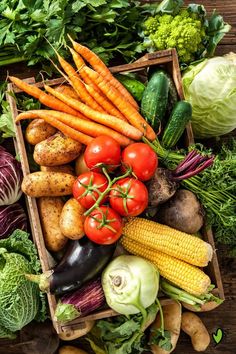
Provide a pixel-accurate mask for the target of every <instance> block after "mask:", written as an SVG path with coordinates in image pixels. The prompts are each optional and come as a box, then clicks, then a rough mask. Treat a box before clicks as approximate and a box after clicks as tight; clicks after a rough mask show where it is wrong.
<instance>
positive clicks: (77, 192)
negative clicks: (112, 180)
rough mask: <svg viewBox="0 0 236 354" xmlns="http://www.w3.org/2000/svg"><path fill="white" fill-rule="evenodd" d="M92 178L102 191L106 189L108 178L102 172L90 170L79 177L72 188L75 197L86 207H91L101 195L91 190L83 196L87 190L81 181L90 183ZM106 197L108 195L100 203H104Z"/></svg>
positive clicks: (86, 183) (94, 184)
mask: <svg viewBox="0 0 236 354" xmlns="http://www.w3.org/2000/svg"><path fill="white" fill-rule="evenodd" d="M91 178H92V179H93V186H95V187H97V188H98V189H99V190H100V191H101V192H103V191H105V189H106V188H107V185H108V181H107V178H106V177H105V176H104V175H102V174H101V173H97V172H92V171H90V172H85V173H83V174H82V175H80V176H78V177H77V179H76V181H75V182H74V185H73V189H72V193H73V197H74V198H75V199H76V200H77V201H78V202H79V203H80V204H81V205H82V206H83V207H84V208H86V209H89V208H91V207H92V206H93V205H94V203H95V201H96V200H97V199H98V197H99V195H98V193H97V192H95V191H91V192H90V193H88V194H87V195H85V196H84V197H82V198H81V195H82V194H83V193H84V192H85V187H83V186H82V185H81V183H80V182H82V184H85V185H88V184H89V182H90V179H91ZM101 185H102V186H101ZM99 186H101V187H99ZM92 196H94V197H95V199H96V200H94V198H93V197H92ZM106 199H107V197H105V198H104V199H103V200H102V201H101V203H100V204H102V203H104V201H105V200H106Z"/></svg>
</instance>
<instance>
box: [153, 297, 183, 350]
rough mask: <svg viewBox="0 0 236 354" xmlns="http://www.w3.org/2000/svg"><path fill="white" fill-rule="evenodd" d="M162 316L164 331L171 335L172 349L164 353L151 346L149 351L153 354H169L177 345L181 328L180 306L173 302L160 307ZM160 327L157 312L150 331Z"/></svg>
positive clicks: (155, 346) (158, 348) (157, 347)
mask: <svg viewBox="0 0 236 354" xmlns="http://www.w3.org/2000/svg"><path fill="white" fill-rule="evenodd" d="M162 311H163V316H164V325H165V330H167V331H170V333H171V344H172V349H171V350H170V351H166V350H164V349H162V348H160V347H159V346H158V345H156V344H152V345H151V350H152V353H153V354H169V353H171V352H172V351H173V350H174V349H175V347H176V344H177V341H178V339H179V334H180V327H181V315H182V307H181V304H180V303H178V302H177V301H174V302H173V303H171V304H168V305H165V306H163V307H162ZM160 326H161V317H160V313H159V312H158V314H157V317H156V319H155V321H154V322H153V324H152V326H151V329H158V328H160Z"/></svg>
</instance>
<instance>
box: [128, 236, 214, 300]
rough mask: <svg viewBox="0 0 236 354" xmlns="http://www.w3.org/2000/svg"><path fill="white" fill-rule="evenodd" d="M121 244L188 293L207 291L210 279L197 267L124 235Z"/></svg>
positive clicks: (203, 292) (194, 293)
mask: <svg viewBox="0 0 236 354" xmlns="http://www.w3.org/2000/svg"><path fill="white" fill-rule="evenodd" d="M121 244H122V246H123V247H124V248H125V249H126V250H127V251H128V252H130V253H131V254H134V255H136V256H141V257H143V258H146V259H147V260H149V261H150V262H152V263H153V264H154V265H155V266H156V267H157V268H158V270H159V272H160V274H161V275H162V276H163V277H164V278H166V279H168V280H169V281H171V282H172V283H174V284H175V285H177V286H179V287H180V288H181V289H183V290H185V291H187V292H189V293H190V294H193V295H202V294H205V293H207V292H208V287H209V286H210V284H211V280H210V278H209V277H208V276H207V275H206V274H205V273H204V272H203V271H202V270H200V269H199V268H197V267H195V266H193V265H190V264H188V263H185V262H183V261H181V260H179V259H177V258H174V257H171V256H169V255H167V254H165V253H162V252H158V251H155V250H151V249H148V248H146V247H144V246H143V244H141V243H139V242H136V241H133V240H131V239H130V238H128V237H125V236H123V237H122V239H121Z"/></svg>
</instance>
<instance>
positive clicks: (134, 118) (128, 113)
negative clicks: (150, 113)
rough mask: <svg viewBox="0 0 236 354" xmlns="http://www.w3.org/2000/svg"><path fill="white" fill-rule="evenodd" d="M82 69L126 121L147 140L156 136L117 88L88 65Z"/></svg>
mask: <svg viewBox="0 0 236 354" xmlns="http://www.w3.org/2000/svg"><path fill="white" fill-rule="evenodd" d="M83 70H84V71H86V73H87V74H88V76H89V77H90V79H91V80H93V82H95V83H96V85H97V86H98V87H99V88H100V89H101V91H102V92H103V93H104V94H105V95H106V96H107V97H108V98H109V100H110V101H111V102H112V103H113V104H114V105H115V106H116V107H117V108H118V109H119V110H120V111H121V113H123V115H124V116H125V118H127V120H128V122H130V123H131V124H132V125H133V126H134V127H136V128H138V129H139V130H140V131H141V132H143V133H144V134H145V136H146V137H147V138H148V139H149V140H154V139H155V138H156V134H155V132H154V131H153V129H152V128H151V126H150V125H149V124H148V123H147V122H146V120H145V119H144V118H143V117H142V116H141V114H140V113H139V112H138V111H137V110H136V109H135V108H134V107H133V106H132V105H131V104H130V103H129V102H128V101H127V100H126V99H125V98H122V97H121V96H120V95H117V90H116V89H114V88H113V87H112V86H111V85H109V82H108V81H107V80H105V79H104V78H103V77H102V76H101V75H99V74H98V73H97V72H96V71H94V70H92V69H90V68H89V67H88V66H85V67H84V68H83Z"/></svg>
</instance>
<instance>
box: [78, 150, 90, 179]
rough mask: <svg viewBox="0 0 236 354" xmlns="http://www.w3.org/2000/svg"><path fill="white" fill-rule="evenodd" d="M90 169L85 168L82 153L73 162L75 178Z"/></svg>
mask: <svg viewBox="0 0 236 354" xmlns="http://www.w3.org/2000/svg"><path fill="white" fill-rule="evenodd" d="M89 171H90V169H89V168H88V167H87V165H86V163H85V161H84V152H83V153H82V154H80V155H79V157H77V159H76V160H75V174H76V176H79V175H81V174H82V173H85V172H89Z"/></svg>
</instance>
